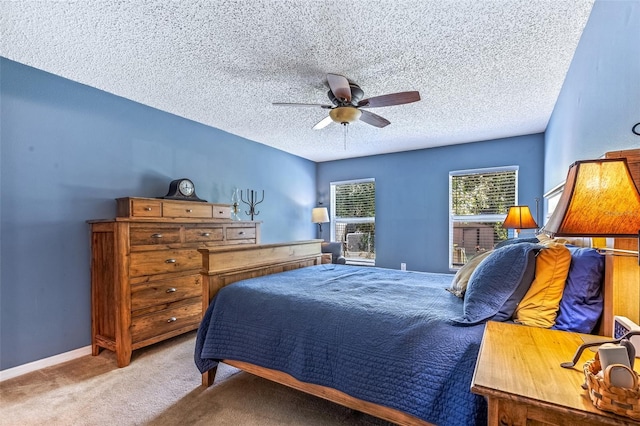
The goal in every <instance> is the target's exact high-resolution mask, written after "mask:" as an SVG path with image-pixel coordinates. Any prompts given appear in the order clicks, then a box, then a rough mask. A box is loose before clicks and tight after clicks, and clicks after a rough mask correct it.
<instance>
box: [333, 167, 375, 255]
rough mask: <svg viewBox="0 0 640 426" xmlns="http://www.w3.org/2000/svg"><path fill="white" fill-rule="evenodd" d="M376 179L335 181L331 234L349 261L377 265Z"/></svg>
mask: <svg viewBox="0 0 640 426" xmlns="http://www.w3.org/2000/svg"><path fill="white" fill-rule="evenodd" d="M375 200H376V182H375V179H359V180H351V181H343V182H332V183H331V236H332V241H339V242H342V244H343V251H344V257H345V258H346V259H347V263H348V264H360V265H374V264H375V229H376V202H375Z"/></svg>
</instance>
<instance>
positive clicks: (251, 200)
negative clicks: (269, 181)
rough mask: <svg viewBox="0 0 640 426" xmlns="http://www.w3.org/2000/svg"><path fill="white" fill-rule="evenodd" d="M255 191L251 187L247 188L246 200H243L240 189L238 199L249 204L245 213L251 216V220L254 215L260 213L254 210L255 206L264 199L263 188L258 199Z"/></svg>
mask: <svg viewBox="0 0 640 426" xmlns="http://www.w3.org/2000/svg"><path fill="white" fill-rule="evenodd" d="M257 193H258V192H257V191H254V190H253V189H251V190H249V189H247V201H245V200H244V197H243V196H242V191H240V201H242V202H243V203H245V204H246V205H248V206H249V211H248V212H245V213H246V214H248V215H249V216H251V220H253V217H254V216H257V215H259V214H260V212H258V211H256V206H257V205H258V204H260V203H261V202H262V201H264V189H263V190H262V197H261V198H260V201H258V200H257Z"/></svg>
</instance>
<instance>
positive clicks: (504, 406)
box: [471, 321, 639, 426]
mask: <svg viewBox="0 0 640 426" xmlns="http://www.w3.org/2000/svg"><path fill="white" fill-rule="evenodd" d="M581 336H583V335H581V334H578V333H568V332H564V331H557V330H548V329H544V328H536V327H527V326H523V325H515V324H507V323H500V322H492V321H490V322H489V323H487V326H486V329H485V332H484V337H483V339H482V346H481V347H480V354H479V355H478V361H477V364H476V370H475V373H474V375H473V381H472V383H471V391H472V392H473V393H476V394H479V395H483V396H485V397H486V398H487V402H488V406H489V425H528V424H543V425H546V424H551V425H580V426H590V425H593V426H595V425H629V424H636V423H634V421H633V420H632V419H630V418H626V417H622V416H617V415H615V414H611V413H607V412H605V411H600V410H598V409H597V408H595V407H594V406H593V404H592V403H591V401H590V400H589V396H588V395H587V391H586V390H583V389H582V388H581V387H580V385H581V384H582V383H583V382H584V373H583V371H582V367H583V365H584V363H585V362H586V361H588V360H589V359H593V357H594V355H595V353H594V352H592V351H591V350H589V349H586V350H585V351H584V352H583V354H582V357H581V358H580V361H579V362H578V363H577V364H576V366H575V367H573V368H572V369H567V368H562V367H560V364H561V363H562V362H565V361H571V360H572V358H573V355H574V354H575V351H576V349H577V348H578V346H580V345H581V344H583V343H585V341H583V340H582V338H581ZM594 337H595V336H588V337H587V339H589V338H590V339H591V340H589V341H593V339H594ZM603 339H605V338H603ZM638 369H639V366H638V365H636V370H638Z"/></svg>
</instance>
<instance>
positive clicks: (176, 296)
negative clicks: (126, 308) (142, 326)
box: [131, 274, 202, 315]
mask: <svg viewBox="0 0 640 426" xmlns="http://www.w3.org/2000/svg"><path fill="white" fill-rule="evenodd" d="M201 282H202V278H201V276H200V274H194V275H186V276H183V277H177V278H172V279H169V280H160V281H153V282H144V283H140V284H134V285H132V286H131V310H132V311H134V315H135V311H137V310H139V309H142V308H146V307H148V306H153V305H159V304H163V303H170V302H175V301H176V300H182V299H189V298H192V297H201V295H202V286H201Z"/></svg>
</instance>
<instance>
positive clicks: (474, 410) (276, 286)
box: [195, 240, 539, 425]
mask: <svg viewBox="0 0 640 426" xmlns="http://www.w3.org/2000/svg"><path fill="white" fill-rule="evenodd" d="M320 242H321V240H310V241H298V242H292V243H283V244H270V245H259V246H247V247H241V246H238V247H221V248H210V249H202V250H200V252H201V253H202V258H203V269H202V275H203V312H205V315H204V317H203V321H202V323H201V325H200V328H199V331H198V336H197V339H196V350H195V362H196V365H197V367H198V369H199V370H200V371H201V373H202V383H203V385H204V386H209V385H211V384H212V383H213V379H214V377H215V371H216V366H217V364H218V362H224V363H226V364H229V365H232V366H235V367H237V368H240V369H242V370H245V371H247V372H249V373H253V374H256V375H258V376H261V377H265V378H267V379H269V380H273V381H276V382H279V383H282V384H285V385H287V386H291V387H293V388H296V389H299V390H302V391H305V392H308V393H311V394H314V395H317V396H320V397H322V398H325V399H328V400H331V401H333V402H336V403H339V404H341V405H344V406H347V407H350V408H353V409H356V410H359V411H362V412H365V413H368V414H371V415H373V416H376V417H379V418H382V419H385V420H388V421H391V422H394V423H397V424H406V425H415V424H423V425H427V424H439V425H459V424H483V423H485V422H486V402H485V401H484V399H483V398H482V397H480V396H478V395H474V394H472V393H471V392H470V383H471V378H472V375H473V370H474V367H475V361H476V358H477V354H478V350H479V346H480V342H481V340H482V334H483V331H484V324H485V323H486V320H487V319H489V318H494V317H497V316H500V315H503V316H505V317H510V316H511V313H509V312H506V313H505V312H502V311H503V310H504V309H505V306H507V305H513V303H512V302H513V300H511V299H514V298H513V297H512V296H513V293H514V291H510V292H508V294H507V293H504V294H502V293H503V291H502V289H501V287H502V284H501V282H503V281H505V280H506V281H513V282H514V284H517V282H520V281H522V280H526V277H525V276H526V275H527V274H529V275H532V274H533V272H531V271H532V268H531V259H534V258H535V252H536V250H539V246H538V245H536V244H534V243H530V244H527V245H525V244H518V246H520V247H519V248H509V249H508V250H509V252H510V253H513V252H518V253H519V255H518V259H521V260H518V261H514V260H513V258H512V257H503V258H501V259H499V260H498V263H497V264H496V265H494V269H493V271H495V268H498V269H500V270H507V271H508V272H507V273H506V275H504V276H501V277H500V278H499V279H498V280H491V279H487V277H484V278H485V279H483V281H482V282H483V283H488V284H483V286H485V287H484V288H483V289H482V294H485V293H486V294H490V295H491V296H490V297H488V298H485V299H484V300H482V303H481V304H479V305H478V304H476V305H474V304H473V303H466V304H465V302H464V301H463V299H461V298H459V297H455V296H454V295H452V294H448V293H447V292H446V291H445V289H450V288H451V286H452V280H453V277H454V276H453V275H451V274H430V273H418V272H403V271H397V270H388V269H383V268H370V267H354V266H345V265H335V264H324V265H323V264H321V261H320V259H321V250H320ZM514 246H515V245H514ZM505 251H506V250H505ZM532 253H533V255H532ZM534 264H535V261H534ZM477 275H482V274H481V273H480V272H479V273H478V274H477ZM494 275H495V273H494ZM259 277H260V278H259ZM238 281H241V282H238ZM231 283H237V284H235V285H233V286H228V285H229V284H231ZM516 286H517V285H516ZM512 287H514V286H512ZM474 288H475V287H474ZM469 291H472V290H471V289H470V290H469ZM496 294H497V296H496ZM476 297H478V296H476ZM483 297H484V296H480V299H482V298H483ZM518 297H519V298H521V297H522V295H520V296H518ZM468 299H472V298H471V297H469V298H468ZM473 300H475V299H473ZM467 302H468V300H467ZM487 306H488V308H487ZM511 308H514V307H513V306H507V308H506V309H507V310H509V309H511ZM487 309H488V310H487ZM514 309H515V308H514Z"/></svg>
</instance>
